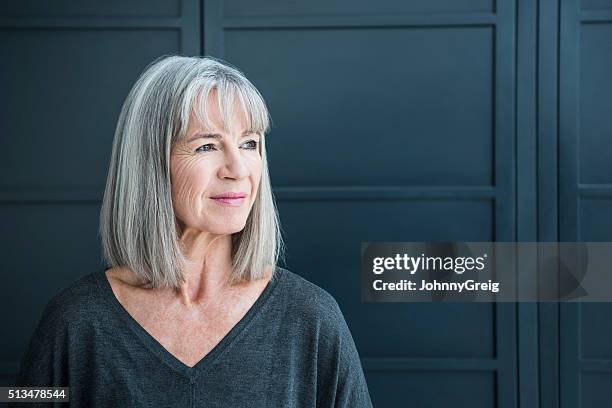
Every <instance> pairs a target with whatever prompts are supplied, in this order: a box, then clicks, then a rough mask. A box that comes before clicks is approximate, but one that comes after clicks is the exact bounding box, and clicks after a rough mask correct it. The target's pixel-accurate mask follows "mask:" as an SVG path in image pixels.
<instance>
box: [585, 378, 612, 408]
mask: <svg viewBox="0 0 612 408" xmlns="http://www.w3.org/2000/svg"><path fill="white" fill-rule="evenodd" d="M581 377H582V378H581V380H582V384H581V385H582V387H581V389H580V395H581V399H582V400H581V404H580V407H584V408H590V407H598V408H599V407H602V408H603V407H608V406H610V401H612V387H610V384H612V373H610V372H607V373H606V372H602V373H583V374H582V376H581Z"/></svg>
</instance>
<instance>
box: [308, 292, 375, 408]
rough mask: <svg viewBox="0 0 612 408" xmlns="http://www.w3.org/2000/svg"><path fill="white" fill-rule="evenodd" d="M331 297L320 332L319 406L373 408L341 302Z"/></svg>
mask: <svg viewBox="0 0 612 408" xmlns="http://www.w3.org/2000/svg"><path fill="white" fill-rule="evenodd" d="M329 297H330V298H331V300H330V302H329V303H330V304H328V313H327V314H326V316H325V317H324V321H322V324H321V333H320V336H321V341H320V344H319V347H320V349H319V359H320V360H319V373H321V374H323V375H322V376H320V377H319V387H318V388H319V393H318V396H317V400H318V401H317V407H334V408H349V407H350V408H353V407H354V408H371V407H372V401H371V398H370V393H369V391H368V386H367V383H366V379H365V375H364V372H363V368H362V365H361V360H360V358H359V354H358V352H357V347H356V345H355V342H354V340H353V337H352V335H351V332H350V330H349V327H348V325H347V323H346V320H345V318H344V315H343V314H342V312H341V310H340V307H339V306H338V303H337V302H336V301H335V299H333V298H332V297H331V295H329Z"/></svg>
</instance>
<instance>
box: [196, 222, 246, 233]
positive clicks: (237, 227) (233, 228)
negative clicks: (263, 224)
mask: <svg viewBox="0 0 612 408" xmlns="http://www.w3.org/2000/svg"><path fill="white" fill-rule="evenodd" d="M245 225H246V223H245V222H241V223H231V224H223V225H218V226H216V227H213V228H206V229H204V231H208V232H211V233H213V234H217V235H230V234H235V233H236V232H240V231H242V230H243V229H244V227H245Z"/></svg>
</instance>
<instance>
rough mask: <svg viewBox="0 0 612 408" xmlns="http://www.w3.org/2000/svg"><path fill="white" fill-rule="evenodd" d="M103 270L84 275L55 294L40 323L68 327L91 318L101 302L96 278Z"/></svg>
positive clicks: (47, 304) (48, 303)
mask: <svg viewBox="0 0 612 408" xmlns="http://www.w3.org/2000/svg"><path fill="white" fill-rule="evenodd" d="M100 273H103V272H101V271H98V272H92V273H88V274H85V275H82V276H80V277H78V278H76V279H74V280H73V281H72V282H70V283H69V284H67V285H66V286H64V287H63V288H62V289H61V290H59V291H58V292H56V293H55V294H53V295H52V296H51V297H50V299H49V300H48V302H47V303H46V305H45V307H44V309H43V312H42V316H41V319H40V320H41V321H40V323H41V324H42V325H45V326H50V327H58V328H59V327H67V326H70V325H74V324H75V323H78V322H80V321H87V320H89V319H91V317H92V313H93V312H94V311H95V309H96V305H97V304H99V302H98V297H99V293H100V291H99V287H98V284H97V282H96V280H97V279H98V278H99V277H98V276H97V274H100Z"/></svg>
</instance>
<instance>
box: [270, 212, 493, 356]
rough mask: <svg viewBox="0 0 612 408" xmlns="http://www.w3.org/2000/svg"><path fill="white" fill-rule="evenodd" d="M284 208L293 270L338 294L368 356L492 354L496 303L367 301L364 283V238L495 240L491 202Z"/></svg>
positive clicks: (285, 226)
mask: <svg viewBox="0 0 612 408" xmlns="http://www.w3.org/2000/svg"><path fill="white" fill-rule="evenodd" d="M279 212H280V215H281V220H282V226H283V230H284V231H285V237H286V239H287V245H288V252H289V254H290V257H289V258H288V259H287V268H288V269H290V270H293V271H294V272H295V273H298V274H300V275H302V276H304V277H305V278H306V279H308V280H310V281H312V282H314V283H316V284H318V285H320V286H322V287H324V288H325V289H326V290H328V291H329V292H330V293H332V295H333V296H334V297H335V298H336V300H337V301H338V303H339V304H340V307H341V308H342V309H343V310H344V311H345V316H346V318H347V322H348V324H349V326H350V328H351V330H352V333H353V335H354V337H355V342H356V343H357V344H358V346H359V350H360V352H362V353H363V355H364V356H367V357H398V356H401V357H491V356H493V354H494V311H495V307H494V304H490V303H472V304H467V303H463V304H451V303H445V304H418V303H376V304H375V303H364V304H362V303H361V301H360V287H359V284H360V243H361V242H362V241H437V240H443V241H454V240H456V241H462V240H463V241H491V240H492V237H493V225H492V220H493V209H492V204H491V203H490V202H488V201H468V200H458V201H452V200H448V201H445V200H440V201H436V200H416V201H321V202H318V201H308V202H293V201H281V202H279ZM332 220H333V222H331V221H332ZM294 265H295V266H299V269H295V270H294V269H292V267H293V266H294ZM382 339H384V341H383V340H382Z"/></svg>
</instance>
